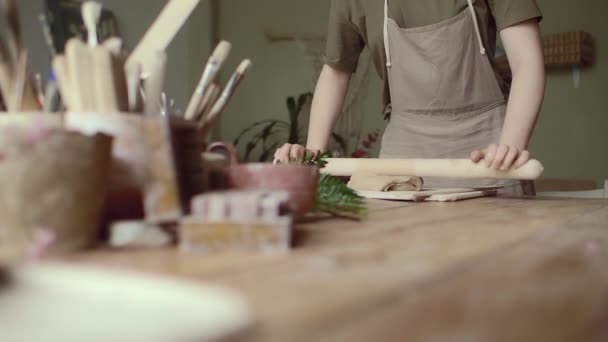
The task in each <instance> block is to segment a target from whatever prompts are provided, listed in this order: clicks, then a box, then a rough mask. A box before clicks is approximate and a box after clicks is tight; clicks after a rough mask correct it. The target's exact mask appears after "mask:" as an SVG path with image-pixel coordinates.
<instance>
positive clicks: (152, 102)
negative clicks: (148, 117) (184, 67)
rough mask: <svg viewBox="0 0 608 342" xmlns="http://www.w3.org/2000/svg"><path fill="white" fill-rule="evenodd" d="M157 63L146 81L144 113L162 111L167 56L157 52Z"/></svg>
mask: <svg viewBox="0 0 608 342" xmlns="http://www.w3.org/2000/svg"><path fill="white" fill-rule="evenodd" d="M154 60H155V63H154V64H153V65H152V66H151V69H150V74H149V75H148V77H147V78H146V80H145V81H144V90H145V91H144V93H145V95H146V100H145V107H144V112H145V113H146V114H156V113H160V111H161V102H160V101H161V94H162V92H163V87H164V83H165V70H166V68H167V54H166V53H164V52H163V51H157V52H156V54H155V59H154Z"/></svg>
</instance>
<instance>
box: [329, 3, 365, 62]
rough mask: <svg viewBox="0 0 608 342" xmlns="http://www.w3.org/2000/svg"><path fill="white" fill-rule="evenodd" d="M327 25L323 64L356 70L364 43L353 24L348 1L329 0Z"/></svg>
mask: <svg viewBox="0 0 608 342" xmlns="http://www.w3.org/2000/svg"><path fill="white" fill-rule="evenodd" d="M328 26H329V27H328V31H327V45H326V48H325V54H324V62H325V64H327V65H329V66H331V67H333V68H335V69H339V70H343V71H349V72H354V71H356V69H357V64H358V62H359V56H361V51H363V48H364V46H365V43H364V41H363V37H362V36H361V34H360V32H359V30H358V29H357V27H356V26H355V25H354V24H353V21H352V11H351V8H350V5H349V1H346V0H331V8H330V14H329V25H328Z"/></svg>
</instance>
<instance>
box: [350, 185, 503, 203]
mask: <svg viewBox="0 0 608 342" xmlns="http://www.w3.org/2000/svg"><path fill="white" fill-rule="evenodd" d="M357 193H358V194H359V195H360V196H361V197H364V198H369V199H376V200H388V201H414V202H418V201H437V202H450V201H460V200H466V199H473V198H479V197H486V196H493V195H496V190H493V189H491V188H490V189H488V190H476V189H473V188H471V189H433V190H421V191H357Z"/></svg>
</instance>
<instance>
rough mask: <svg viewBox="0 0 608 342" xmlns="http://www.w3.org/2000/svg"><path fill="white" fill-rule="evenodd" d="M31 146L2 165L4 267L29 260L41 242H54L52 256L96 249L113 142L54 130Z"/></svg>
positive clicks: (0, 212)
mask: <svg viewBox="0 0 608 342" xmlns="http://www.w3.org/2000/svg"><path fill="white" fill-rule="evenodd" d="M19 136H20V134H15V137H16V138H15V139H17V138H19ZM10 144H13V145H15V146H17V144H18V143H17V142H10V141H5V142H3V144H2V147H3V148H6V147H10V146H11V145H10ZM24 146H26V145H24ZM27 146H28V147H27V148H22V149H20V150H17V151H15V152H13V153H12V154H13V155H11V156H8V157H6V158H5V159H3V160H2V161H0V261H1V260H5V261H7V260H11V261H17V260H20V259H22V258H24V257H27V256H28V255H29V253H31V248H33V246H35V245H36V244H37V243H40V241H38V240H39V239H47V238H51V239H52V240H53V241H49V243H51V245H50V246H47V248H48V249H47V250H46V251H47V252H48V253H49V254H61V253H67V252H73V251H76V250H80V249H83V248H87V247H93V246H95V244H96V242H97V238H98V227H99V222H100V216H101V211H102V206H103V201H104V198H105V196H106V191H107V184H108V173H109V172H108V170H109V166H110V160H111V159H110V155H111V148H112V139H111V137H109V136H107V135H100V134H98V135H95V136H85V135H82V134H79V133H74V132H67V131H63V130H53V131H51V132H49V133H48V137H45V138H44V139H43V140H41V141H40V142H37V143H31V144H30V145H27ZM43 235H44V236H43ZM47 235H48V236H47ZM51 236H52V237H51Z"/></svg>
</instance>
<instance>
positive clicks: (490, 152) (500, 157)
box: [471, 144, 530, 171]
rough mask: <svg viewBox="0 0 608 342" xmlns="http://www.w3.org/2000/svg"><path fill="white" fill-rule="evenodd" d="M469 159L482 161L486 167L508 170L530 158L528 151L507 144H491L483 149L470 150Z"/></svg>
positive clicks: (517, 166) (518, 166)
mask: <svg viewBox="0 0 608 342" xmlns="http://www.w3.org/2000/svg"><path fill="white" fill-rule="evenodd" d="M471 160H472V161H473V162H475V163H479V162H483V163H485V165H486V167H488V168H492V169H495V170H501V171H508V170H511V169H513V168H515V169H518V168H520V167H522V166H523V165H524V164H526V163H527V162H528V161H529V160H530V152H528V151H526V150H520V149H518V148H517V147H513V146H509V145H495V144H492V145H490V146H488V147H487V148H486V149H484V150H477V151H473V152H471Z"/></svg>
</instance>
